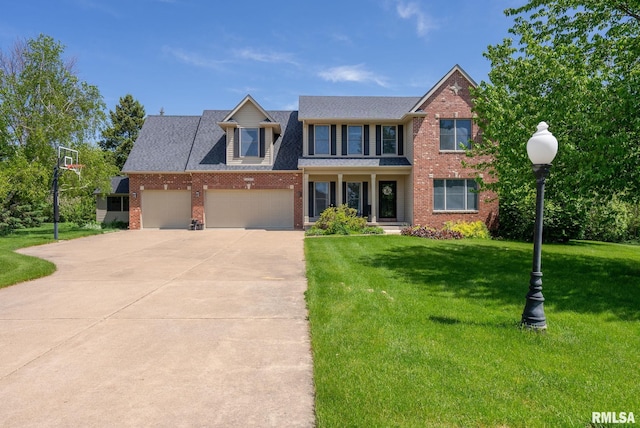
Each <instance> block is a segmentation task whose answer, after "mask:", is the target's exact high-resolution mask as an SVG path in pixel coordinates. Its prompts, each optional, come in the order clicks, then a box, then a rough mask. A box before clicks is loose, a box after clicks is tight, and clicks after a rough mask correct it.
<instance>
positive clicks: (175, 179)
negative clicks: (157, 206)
mask: <svg viewBox="0 0 640 428" xmlns="http://www.w3.org/2000/svg"><path fill="white" fill-rule="evenodd" d="M245 179H253V180H251V181H246V180H245ZM249 184H250V185H251V189H290V188H291V185H293V194H294V217H293V218H294V227H295V228H296V229H302V225H303V217H302V174H300V173H297V172H296V173H275V172H274V173H258V172H249V171H247V172H241V173H238V172H233V173H226V172H211V173H192V174H130V175H129V200H130V203H129V228H130V229H140V219H141V215H142V212H141V207H140V200H141V199H140V196H139V195H140V186H144V189H146V190H163V189H165V185H166V189H167V190H188V189H189V187H190V188H191V216H192V217H193V218H195V219H198V220H200V221H204V192H205V188H204V186H207V188H208V189H246V188H247V185H249ZM196 192H197V194H198V195H196ZM134 193H136V197H134V196H133V194H134Z"/></svg>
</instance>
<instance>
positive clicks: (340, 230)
mask: <svg viewBox="0 0 640 428" xmlns="http://www.w3.org/2000/svg"><path fill="white" fill-rule="evenodd" d="M365 229H367V219H365V218H364V217H358V211H357V210H355V209H353V208H349V207H348V206H347V205H346V204H343V205H340V206H338V207H329V208H327V209H326V210H324V211H322V213H321V214H320V218H319V219H318V220H317V221H316V224H315V225H314V226H313V227H312V228H311V229H309V230H307V232H306V235H308V236H319V235H349V234H351V233H365V232H364V231H365Z"/></svg>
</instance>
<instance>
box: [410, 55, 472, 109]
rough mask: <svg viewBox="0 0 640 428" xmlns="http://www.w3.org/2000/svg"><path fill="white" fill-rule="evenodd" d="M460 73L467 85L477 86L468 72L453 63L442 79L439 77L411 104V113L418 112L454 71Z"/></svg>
mask: <svg viewBox="0 0 640 428" xmlns="http://www.w3.org/2000/svg"><path fill="white" fill-rule="evenodd" d="M456 72H458V73H460V74H461V75H462V77H463V78H464V79H465V80H466V81H467V82H468V83H469V86H471V87H473V88H475V87H477V86H478V84H477V83H476V82H475V81H474V80H473V79H472V78H471V76H469V74H467V72H466V71H464V70H463V69H462V67H460V66H459V65H458V64H456V65H454V66H453V68H452V69H451V70H449V72H448V73H447V74H445V75H444V76H443V77H442V79H440V80H439V81H438V83H436V84H435V85H433V88H431V89H430V90H429V92H427V93H426V94H424V96H423V97H422V98H420V99H419V101H418V102H417V103H416V104H415V105H414V106H413V108H412V109H411V113H418V112H419V109H420V106H421V105H423V104H424V103H425V102H426V101H427V100H428V99H429V98H431V96H432V95H433V94H434V93H436V92H437V91H438V90H439V89H440V87H441V86H442V85H443V84H444V83H445V82H446V81H447V80H448V79H449V78H450V77H451V76H453V74H454V73H456Z"/></svg>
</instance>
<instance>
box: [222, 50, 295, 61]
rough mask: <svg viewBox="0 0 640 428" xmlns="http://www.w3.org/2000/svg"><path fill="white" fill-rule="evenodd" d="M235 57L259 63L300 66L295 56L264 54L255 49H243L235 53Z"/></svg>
mask: <svg viewBox="0 0 640 428" xmlns="http://www.w3.org/2000/svg"><path fill="white" fill-rule="evenodd" d="M235 55H236V56H237V57H239V58H243V59H249V60H252V61H258V62H274V63H285V64H293V65H298V64H297V62H296V61H295V60H294V58H293V55H292V54H290V53H287V52H266V51H265V52H263V51H259V50H255V49H250V48H246V49H241V50H237V51H235Z"/></svg>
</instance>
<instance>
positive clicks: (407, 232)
mask: <svg viewBox="0 0 640 428" xmlns="http://www.w3.org/2000/svg"><path fill="white" fill-rule="evenodd" d="M400 234H401V235H404V236H415V237H416V238H426V239H437V240H443V239H462V238H464V236H462V233H460V232H458V231H454V230H449V229H446V228H445V229H440V230H438V229H435V228H433V227H430V226H420V225H418V226H413V227H412V226H407V227H405V228H403V229H402V230H401V231H400Z"/></svg>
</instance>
